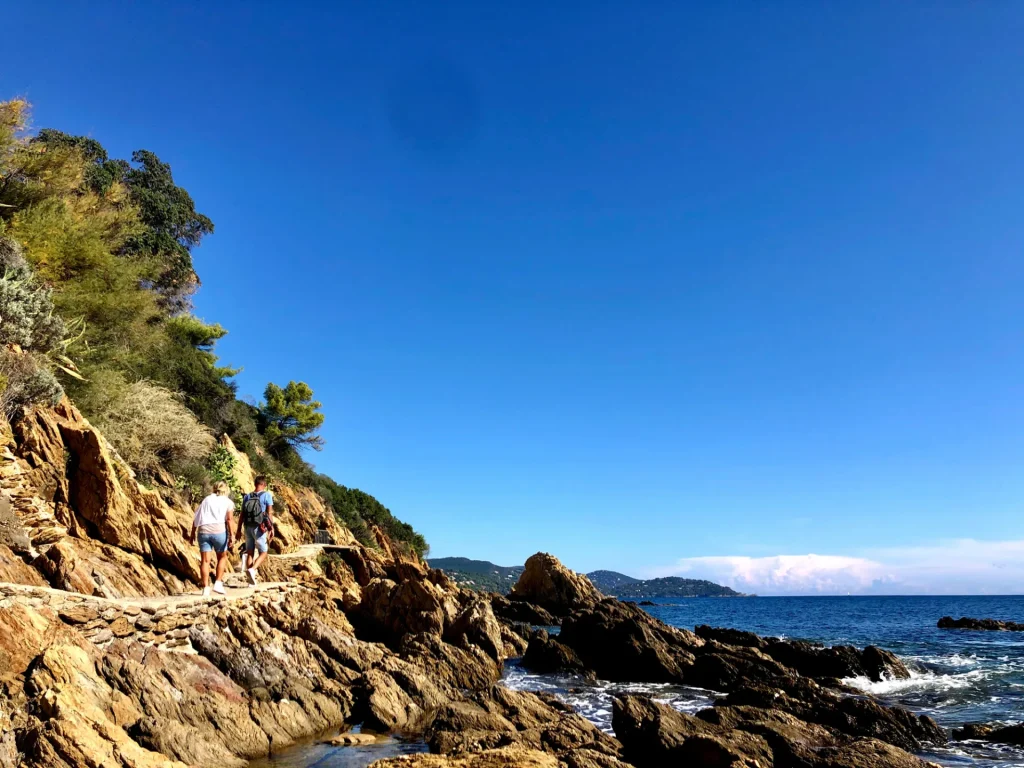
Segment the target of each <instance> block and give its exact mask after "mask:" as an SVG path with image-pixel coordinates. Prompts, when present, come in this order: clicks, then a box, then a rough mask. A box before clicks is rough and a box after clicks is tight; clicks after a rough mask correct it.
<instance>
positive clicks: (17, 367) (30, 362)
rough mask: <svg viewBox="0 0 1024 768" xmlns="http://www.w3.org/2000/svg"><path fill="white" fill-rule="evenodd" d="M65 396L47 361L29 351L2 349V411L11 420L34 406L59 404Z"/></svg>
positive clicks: (0, 354)
mask: <svg viewBox="0 0 1024 768" xmlns="http://www.w3.org/2000/svg"><path fill="white" fill-rule="evenodd" d="M63 396H64V389H63V388H62V387H61V385H60V382H58V381H57V379H55V378H54V376H53V374H52V373H50V371H49V369H48V368H47V367H46V362H45V360H41V359H40V358H39V357H37V356H35V355H31V354H29V353H27V352H13V351H11V350H9V349H0V412H2V413H3V414H4V416H5V417H6V418H7V419H8V421H14V420H15V419H16V418H17V417H18V416H20V415H21V413H22V411H23V410H24V409H25V408H27V407H29V406H31V405H36V404H46V405H56V404H57V403H59V402H60V399H61V398H62V397H63Z"/></svg>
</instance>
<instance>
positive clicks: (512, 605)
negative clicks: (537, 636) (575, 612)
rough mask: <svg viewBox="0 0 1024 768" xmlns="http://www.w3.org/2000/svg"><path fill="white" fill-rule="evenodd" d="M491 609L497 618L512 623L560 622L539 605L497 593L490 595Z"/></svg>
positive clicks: (531, 624) (553, 624) (555, 624)
mask: <svg viewBox="0 0 1024 768" xmlns="http://www.w3.org/2000/svg"><path fill="white" fill-rule="evenodd" d="M491 609H492V610H493V611H494V615H495V616H497V617H498V618H499V619H502V620H503V621H507V622H510V623H513V624H525V625H527V627H530V626H534V627H553V626H557V625H558V624H560V623H561V620H560V619H559V618H557V617H556V616H552V615H551V613H549V612H548V611H546V610H544V609H543V608H541V607H540V606H539V605H534V604H533V603H528V602H526V601H525V600H515V601H513V600H509V599H508V598H507V597H505V596H504V595H499V594H497V593H494V594H492V595H491Z"/></svg>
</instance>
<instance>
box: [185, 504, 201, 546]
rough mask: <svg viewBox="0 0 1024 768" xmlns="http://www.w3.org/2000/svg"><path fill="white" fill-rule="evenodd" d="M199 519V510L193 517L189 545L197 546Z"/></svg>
mask: <svg viewBox="0 0 1024 768" xmlns="http://www.w3.org/2000/svg"><path fill="white" fill-rule="evenodd" d="M198 519H199V510H198V509H197V510H196V513H195V514H194V515H192V530H191V531H189V532H188V543H189V544H195V543H196V520H198Z"/></svg>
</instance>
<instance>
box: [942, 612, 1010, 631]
mask: <svg viewBox="0 0 1024 768" xmlns="http://www.w3.org/2000/svg"><path fill="white" fill-rule="evenodd" d="M936 626H938V628H939V629H979V630H989V631H995V632H1024V624H1019V623H1017V622H1016V621H998V620H997V619H970V618H968V617H966V616H962V617H960V618H959V619H954V618H953V617H952V616H943V617H942V618H941V619H939V621H938V624H937V625H936Z"/></svg>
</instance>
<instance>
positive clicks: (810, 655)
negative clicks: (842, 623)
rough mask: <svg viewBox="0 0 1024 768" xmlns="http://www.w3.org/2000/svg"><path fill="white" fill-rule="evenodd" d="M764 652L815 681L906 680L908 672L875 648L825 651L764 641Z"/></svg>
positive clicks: (793, 643) (795, 642) (796, 643)
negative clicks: (845, 679)
mask: <svg viewBox="0 0 1024 768" xmlns="http://www.w3.org/2000/svg"><path fill="white" fill-rule="evenodd" d="M763 649H764V652H765V653H766V654H768V655H769V656H771V657H772V658H773V659H775V660H776V661H778V662H780V663H782V664H785V665H786V666H787V667H790V668H791V669H795V670H796V671H797V672H799V673H800V674H801V675H805V676H806V677H814V678H844V677H867V678H869V679H870V680H873V681H875V682H879V681H881V680H892V679H898V680H905V679H907V678H908V677H910V672H909V670H908V669H907V668H906V667H905V666H904V665H903V662H901V661H900V660H899V659H898V658H897V657H896V656H895V655H893V654H892V653H889V652H888V651H883V650H882V649H880V648H876V647H875V646H868V647H867V648H865V649H864V650H863V651H858V650H857V649H856V648H854V647H853V646H851V645H835V646H832V647H831V648H823V647H821V646H819V645H816V644H814V643H808V642H806V641H803V640H778V639H775V638H772V639H769V640H767V641H765V644H764V646H763Z"/></svg>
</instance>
